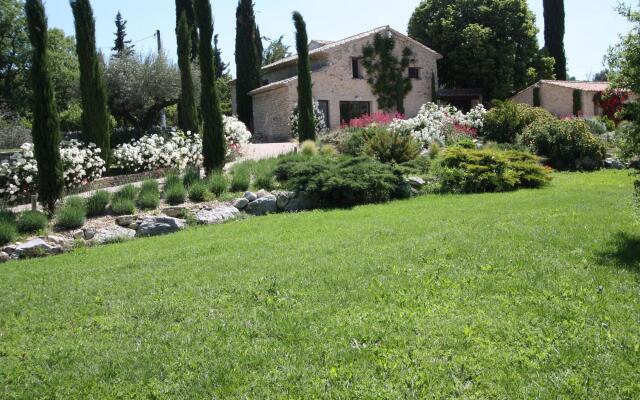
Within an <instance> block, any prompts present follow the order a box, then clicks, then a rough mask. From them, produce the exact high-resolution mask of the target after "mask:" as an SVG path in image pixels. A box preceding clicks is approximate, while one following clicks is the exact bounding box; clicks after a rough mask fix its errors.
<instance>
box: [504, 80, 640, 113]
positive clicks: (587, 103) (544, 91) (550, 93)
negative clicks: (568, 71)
mask: <svg viewBox="0 0 640 400" xmlns="http://www.w3.org/2000/svg"><path fill="white" fill-rule="evenodd" d="M609 86H610V84H609V82H586V81H551V80H542V81H540V82H538V83H536V84H534V85H531V86H529V87H528V88H526V89H524V90H523V91H521V92H520V93H518V94H516V95H515V96H513V97H512V98H511V100H513V101H515V102H516V103H523V104H528V105H531V106H533V105H534V97H535V94H534V92H535V91H538V94H539V99H540V107H542V108H544V109H545V110H547V111H549V112H550V113H552V114H554V115H557V116H559V117H566V116H570V115H573V96H574V92H575V91H580V94H581V96H582V112H581V116H582V117H584V118H592V117H595V116H600V115H602V108H600V102H599V100H598V99H599V96H600V95H601V94H602V93H604V92H605V91H606V90H607V89H608V88H609ZM637 97H638V96H637V95H635V94H632V95H631V96H630V100H633V99H636V98H637Z"/></svg>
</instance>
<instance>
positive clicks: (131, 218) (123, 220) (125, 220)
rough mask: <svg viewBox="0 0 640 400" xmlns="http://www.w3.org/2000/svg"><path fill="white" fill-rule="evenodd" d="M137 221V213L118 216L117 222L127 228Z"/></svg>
mask: <svg viewBox="0 0 640 400" xmlns="http://www.w3.org/2000/svg"><path fill="white" fill-rule="evenodd" d="M134 222H136V216H135V215H121V216H119V217H117V218H116V224H118V225H120V226H121V227H123V228H127V227H128V226H129V225H131V224H133V223H134Z"/></svg>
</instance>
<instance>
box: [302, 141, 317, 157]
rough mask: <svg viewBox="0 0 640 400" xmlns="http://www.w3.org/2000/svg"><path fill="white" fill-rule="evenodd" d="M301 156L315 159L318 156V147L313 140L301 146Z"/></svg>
mask: <svg viewBox="0 0 640 400" xmlns="http://www.w3.org/2000/svg"><path fill="white" fill-rule="evenodd" d="M300 154H302V155H304V156H307V157H313V156H317V155H318V146H317V145H316V142H314V141H313V140H307V141H305V142H303V143H302V145H300Z"/></svg>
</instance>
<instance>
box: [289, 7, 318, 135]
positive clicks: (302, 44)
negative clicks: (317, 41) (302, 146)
mask: <svg viewBox="0 0 640 400" xmlns="http://www.w3.org/2000/svg"><path fill="white" fill-rule="evenodd" d="M293 23H294V25H295V27H296V49H297V50H298V111H299V117H298V118H299V119H298V126H299V135H300V142H301V143H302V142H304V141H306V140H315V139H316V130H315V124H314V118H313V94H312V92H311V91H312V88H311V63H310V62H309V39H308V38H307V25H306V24H305V22H304V19H303V18H302V15H300V13H299V12H297V11H296V12H294V13H293Z"/></svg>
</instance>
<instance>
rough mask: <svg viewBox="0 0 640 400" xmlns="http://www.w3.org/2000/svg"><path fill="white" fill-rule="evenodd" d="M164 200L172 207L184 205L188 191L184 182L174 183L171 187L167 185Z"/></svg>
mask: <svg viewBox="0 0 640 400" xmlns="http://www.w3.org/2000/svg"><path fill="white" fill-rule="evenodd" d="M164 198H165V200H167V203H169V204H171V205H172V206H176V205H178V204H182V203H184V201H185V200H186V198H187V190H186V189H185V188H184V185H183V184H182V182H176V183H172V184H171V185H168V186H167V185H165V187H164Z"/></svg>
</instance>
